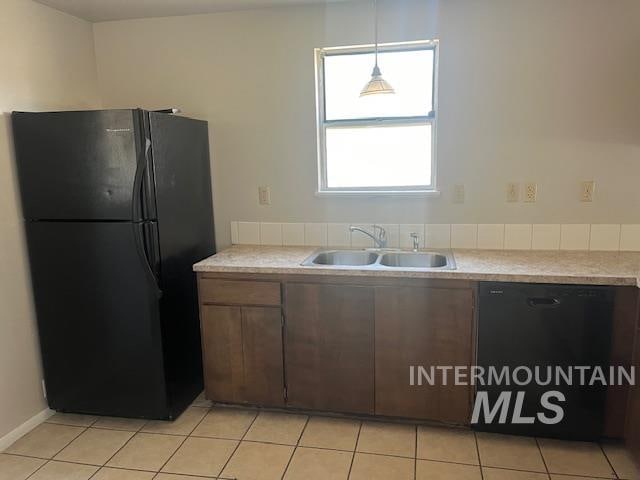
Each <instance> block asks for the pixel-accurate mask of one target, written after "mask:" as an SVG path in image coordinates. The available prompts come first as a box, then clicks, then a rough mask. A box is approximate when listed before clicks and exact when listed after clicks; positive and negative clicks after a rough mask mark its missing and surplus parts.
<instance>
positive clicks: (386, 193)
mask: <svg viewBox="0 0 640 480" xmlns="http://www.w3.org/2000/svg"><path fill="white" fill-rule="evenodd" d="M439 196H440V190H321V191H317V192H316V197H354V198H358V197H360V198H364V197H426V198H429V197H439Z"/></svg>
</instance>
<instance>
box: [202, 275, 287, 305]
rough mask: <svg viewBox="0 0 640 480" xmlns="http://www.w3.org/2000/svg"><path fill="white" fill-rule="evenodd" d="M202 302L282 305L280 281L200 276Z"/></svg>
mask: <svg viewBox="0 0 640 480" xmlns="http://www.w3.org/2000/svg"><path fill="white" fill-rule="evenodd" d="M199 290H200V302H201V303H220V304H228V305H274V306H275V305H280V303H281V296H280V283H279V282H258V281H256V282H253V281H250V280H223V279H218V278H200V282H199Z"/></svg>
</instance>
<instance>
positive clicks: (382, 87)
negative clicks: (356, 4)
mask: <svg viewBox="0 0 640 480" xmlns="http://www.w3.org/2000/svg"><path fill="white" fill-rule="evenodd" d="M373 5H374V9H375V41H376V46H375V57H376V64H375V66H374V67H373V72H372V73H371V80H369V81H368V82H367V84H366V85H365V86H364V88H363V89H362V92H360V96H361V97H365V96H367V95H378V94H382V93H396V91H395V90H394V89H393V87H392V86H391V85H390V84H389V82H387V81H386V80H385V79H384V78H382V73H381V72H380V67H378V0H373Z"/></svg>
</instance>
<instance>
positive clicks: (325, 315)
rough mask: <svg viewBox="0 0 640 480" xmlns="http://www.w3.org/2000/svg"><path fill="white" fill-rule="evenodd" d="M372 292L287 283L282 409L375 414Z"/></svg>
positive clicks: (333, 286) (355, 287)
mask: <svg viewBox="0 0 640 480" xmlns="http://www.w3.org/2000/svg"><path fill="white" fill-rule="evenodd" d="M373 320H374V289H373V288H372V287H366V286H364V287H361V286H351V285H326V284H306V283H305V284H302V283H300V284H298V283H290V284H287V286H286V290H285V369H286V377H287V404H288V405H290V406H293V407H300V408H309V409H313V410H326V411H332V412H349V413H365V414H373V413H374V340H373V339H374V336H373V335H374V327H373Z"/></svg>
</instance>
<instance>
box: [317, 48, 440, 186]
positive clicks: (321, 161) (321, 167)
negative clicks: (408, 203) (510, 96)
mask: <svg viewBox="0 0 640 480" xmlns="http://www.w3.org/2000/svg"><path fill="white" fill-rule="evenodd" d="M378 47H379V51H380V52H398V51H400V52H402V51H411V50H433V93H432V97H433V107H432V111H431V112H430V113H429V114H428V115H426V116H414V117H375V118H358V119H346V120H331V121H327V120H326V102H325V82H324V59H325V57H327V56H330V55H348V54H358V53H360V54H362V53H373V52H374V48H375V46H374V45H360V46H351V47H328V48H316V49H315V65H316V116H317V142H318V189H317V191H316V195H318V196H366V195H370V196H378V195H396V196H404V195H408V196H438V195H440V192H439V191H438V189H437V187H436V178H437V176H436V166H437V161H436V151H437V149H436V143H437V142H436V139H437V134H436V133H437V120H436V118H437V115H436V112H437V111H438V54H439V52H438V51H439V48H438V47H439V42H438V40H437V39H434V40H424V41H417V42H399V43H385V44H380V45H379V46H378ZM365 80H366V79H364V80H363V81H365ZM357 94H358V92H354V95H357ZM425 124H430V125H431V184H430V185H412V186H409V187H403V186H395V187H348V188H336V187H333V188H329V187H328V182H327V148H326V147H327V143H326V129H327V127H334V128H335V127H341V126H342V127H363V128H366V127H370V126H378V127H379V126H397V125H425Z"/></svg>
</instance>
